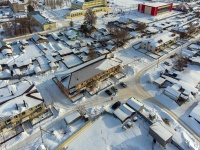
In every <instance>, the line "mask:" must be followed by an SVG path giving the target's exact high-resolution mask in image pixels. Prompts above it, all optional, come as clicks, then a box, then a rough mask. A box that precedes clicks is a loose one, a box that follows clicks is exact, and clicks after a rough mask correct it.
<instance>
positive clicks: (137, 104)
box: [126, 97, 144, 112]
mask: <svg viewBox="0 0 200 150" xmlns="http://www.w3.org/2000/svg"><path fill="white" fill-rule="evenodd" d="M126 104H127V105H128V106H129V107H131V108H132V109H134V110H135V111H137V112H141V111H142V110H143V109H144V104H143V103H141V102H140V101H138V100H136V99H135V98H133V97H131V98H129V99H128V100H127V101H126Z"/></svg>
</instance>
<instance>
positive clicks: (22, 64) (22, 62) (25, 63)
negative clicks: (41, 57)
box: [15, 59, 32, 67]
mask: <svg viewBox="0 0 200 150" xmlns="http://www.w3.org/2000/svg"><path fill="white" fill-rule="evenodd" d="M31 63H32V59H26V60H23V61H15V64H16V66H17V67H22V66H27V65H29V64H31Z"/></svg>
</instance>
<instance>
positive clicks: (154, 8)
mask: <svg viewBox="0 0 200 150" xmlns="http://www.w3.org/2000/svg"><path fill="white" fill-rule="evenodd" d="M172 8H173V3H170V4H167V3H143V4H138V11H139V12H141V13H144V14H148V15H151V16H157V15H160V14H163V13H167V12H171V11H172Z"/></svg>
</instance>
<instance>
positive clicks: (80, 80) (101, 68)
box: [56, 59, 120, 98]
mask: <svg viewBox="0 0 200 150" xmlns="http://www.w3.org/2000/svg"><path fill="white" fill-rule="evenodd" d="M119 71H120V64H119V63H118V62H116V61H112V60H110V59H103V60H100V61H97V62H94V63H92V64H90V65H88V66H85V67H83V68H81V69H79V70H77V71H74V72H72V73H70V74H67V75H63V76H60V77H59V76H56V82H57V85H58V86H59V87H60V89H61V90H62V91H63V92H64V93H65V95H67V96H68V97H69V98H72V97H74V96H75V95H77V94H78V93H80V91H81V90H83V89H86V88H90V87H92V86H93V84H94V83H97V82H96V81H102V80H105V79H107V78H109V77H110V76H111V75H115V74H117V73H118V72H119Z"/></svg>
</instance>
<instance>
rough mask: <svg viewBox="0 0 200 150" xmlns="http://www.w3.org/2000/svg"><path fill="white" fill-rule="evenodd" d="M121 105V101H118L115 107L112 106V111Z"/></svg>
mask: <svg viewBox="0 0 200 150" xmlns="http://www.w3.org/2000/svg"><path fill="white" fill-rule="evenodd" d="M120 105H121V102H120V101H117V102H116V103H114V104H113V105H112V109H114V110H115V109H117V108H118V107H119V106H120Z"/></svg>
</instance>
